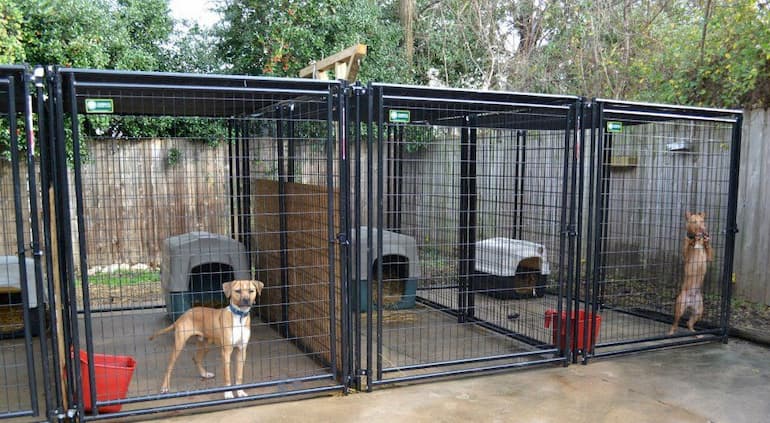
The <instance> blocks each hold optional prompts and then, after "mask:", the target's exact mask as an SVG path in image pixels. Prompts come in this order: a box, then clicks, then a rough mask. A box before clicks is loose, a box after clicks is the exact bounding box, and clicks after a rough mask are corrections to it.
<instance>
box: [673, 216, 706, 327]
mask: <svg viewBox="0 0 770 423" xmlns="http://www.w3.org/2000/svg"><path fill="white" fill-rule="evenodd" d="M685 218H686V219H687V226H686V229H687V237H686V238H685V240H684V281H683V282H682V288H681V290H680V291H679V295H678V296H677V297H676V306H675V308H674V323H673V324H672V325H671V330H669V331H668V334H669V335H673V334H674V333H675V332H676V329H677V327H678V326H679V319H680V318H681V317H682V315H683V314H684V313H685V311H687V309H690V313H691V314H690V319H689V320H688V321H687V328H688V329H690V331H695V323H696V322H697V321H698V320H699V319H700V318H701V316H702V315H703V280H704V278H705V277H706V269H707V265H708V263H707V262H709V261H711V260H712V258H713V251H712V250H711V239H710V237H709V234H708V231H707V230H706V222H705V219H706V214H705V213H690V212H687V213H685Z"/></svg>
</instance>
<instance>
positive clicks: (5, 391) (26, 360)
mask: <svg viewBox="0 0 770 423" xmlns="http://www.w3.org/2000/svg"><path fill="white" fill-rule="evenodd" d="M25 82H26V80H25V78H24V69H23V68H12V69H11V68H2V69H0V149H2V150H3V153H2V157H1V158H0V417H12V416H24V415H27V416H33V415H37V413H38V406H39V402H38V401H41V400H42V391H40V390H39V389H38V388H39V387H41V386H43V384H42V380H41V379H42V377H39V376H41V374H42V370H41V366H40V364H41V363H40V357H41V353H40V348H39V347H40V346H39V345H38V344H37V339H36V337H40V336H41V333H43V329H41V321H40V317H39V314H38V310H41V309H42V310H44V309H45V302H44V301H40V300H39V299H38V298H37V289H36V288H37V286H36V283H35V262H34V260H33V254H32V253H31V251H29V254H28V253H27V246H28V245H29V244H30V242H31V240H30V239H29V238H28V236H29V233H30V230H31V213H30V203H29V201H30V194H29V190H28V180H27V172H28V167H27V165H26V162H25V158H26V148H24V147H23V144H25V143H26V136H27V131H28V130H29V128H28V127H27V125H26V118H25V117H26V115H25V107H24V104H25V102H24V95H23V90H22V88H23V86H24V84H25ZM32 171H34V169H32ZM19 234H21V235H19ZM20 254H21V255H20ZM22 290H25V291H26V295H27V297H28V298H27V301H26V302H25V301H24V297H23V293H22ZM25 335H26V336H25ZM27 336H29V337H27ZM36 376H37V377H36ZM38 394H40V395H41V397H40V398H38Z"/></svg>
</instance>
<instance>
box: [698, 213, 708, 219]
mask: <svg viewBox="0 0 770 423" xmlns="http://www.w3.org/2000/svg"><path fill="white" fill-rule="evenodd" d="M698 216H700V217H702V218H704V219H705V218H706V212H700V213H698Z"/></svg>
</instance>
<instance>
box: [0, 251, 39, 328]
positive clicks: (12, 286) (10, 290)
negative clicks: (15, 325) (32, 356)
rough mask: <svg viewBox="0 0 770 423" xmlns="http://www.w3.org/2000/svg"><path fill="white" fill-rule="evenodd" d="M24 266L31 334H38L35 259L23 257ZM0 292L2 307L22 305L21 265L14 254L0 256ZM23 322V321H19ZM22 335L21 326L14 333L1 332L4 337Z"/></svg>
mask: <svg viewBox="0 0 770 423" xmlns="http://www.w3.org/2000/svg"><path fill="white" fill-rule="evenodd" d="M24 267H25V270H26V272H27V275H26V276H27V283H26V286H27V296H28V298H29V310H30V314H29V317H30V319H32V325H31V326H30V327H31V328H32V335H33V336H36V335H38V330H37V329H38V326H39V325H38V320H39V319H38V314H37V307H38V303H37V287H36V285H35V261H34V260H33V259H31V258H26V259H24ZM0 292H2V293H3V294H6V295H3V297H4V302H3V304H2V306H3V307H17V306H21V305H22V300H21V266H20V265H19V258H18V257H16V256H0ZM20 323H23V322H20ZM21 335H23V327H22V328H21V329H19V330H18V331H15V332H14V333H6V334H3V336H5V337H15V336H21Z"/></svg>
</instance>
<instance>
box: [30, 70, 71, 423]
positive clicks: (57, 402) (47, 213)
mask: <svg viewBox="0 0 770 423" xmlns="http://www.w3.org/2000/svg"><path fill="white" fill-rule="evenodd" d="M54 74H55V72H54V71H53V69H52V68H49V69H48V70H47V71H46V73H45V80H46V82H45V83H46V86H47V87H48V92H49V93H52V94H51V95H50V96H49V101H48V102H45V101H44V96H43V88H42V87H38V89H37V94H38V98H37V101H38V110H39V111H40V112H41V113H40V116H41V122H44V123H42V124H41V125H40V128H39V129H40V130H39V132H38V133H39V136H40V140H41V144H40V180H41V196H42V203H43V230H44V231H45V233H46V234H48V235H47V236H45V250H46V251H48V254H49V256H50V257H53V255H59V256H60V254H59V251H58V249H57V251H54V248H53V240H52V236H56V235H57V234H58V230H55V229H54V228H53V223H52V222H51V217H52V216H53V217H54V220H55V219H56V216H54V214H55V213H57V211H56V206H55V204H54V202H55V201H56V194H55V189H56V188H55V187H56V178H57V172H56V154H55V153H54V145H55V134H56V133H57V126H56V125H57V122H58V115H59V114H60V113H61V109H60V108H61V97H57V96H56V95H55V93H56V88H55V87H56V80H55V78H54ZM46 105H47V106H48V109H47V113H42V112H43V111H44V110H45V109H46ZM45 263H46V275H48V277H47V284H48V304H50V309H49V311H48V318H49V319H50V324H51V328H57V327H58V326H59V319H58V317H57V315H56V314H57V313H56V310H57V308H59V307H60V305H59V304H58V303H57V298H56V296H55V295H54V294H55V289H54V283H55V279H54V277H53V275H54V272H58V271H59V270H60V269H58V268H57V269H54V260H53V259H49V260H46V261H45ZM41 338H42V337H41ZM58 344H59V333H58V332H57V331H56V330H55V329H53V330H51V345H52V346H53V354H52V360H51V364H52V367H53V369H54V371H52V372H51V375H52V376H53V388H54V389H55V393H54V398H53V400H52V401H53V403H54V404H53V407H49V408H48V419H49V420H54V419H57V418H59V416H62V415H63V414H64V412H63V410H64V397H63V395H62V393H63V381H62V374H61V372H60V371H59V370H60V369H61V368H62V360H64V359H65V358H66V357H61V356H60V355H59V354H58V353H57V350H56V347H55V346H56V345H58Z"/></svg>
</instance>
